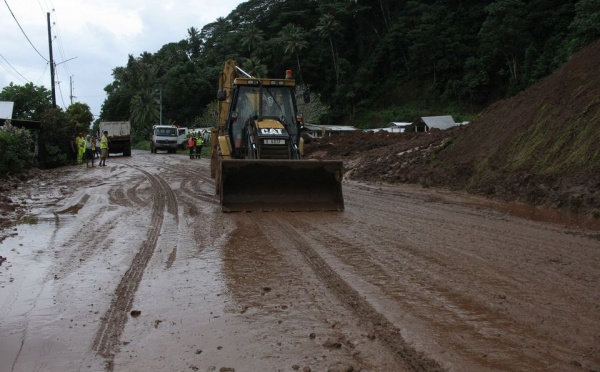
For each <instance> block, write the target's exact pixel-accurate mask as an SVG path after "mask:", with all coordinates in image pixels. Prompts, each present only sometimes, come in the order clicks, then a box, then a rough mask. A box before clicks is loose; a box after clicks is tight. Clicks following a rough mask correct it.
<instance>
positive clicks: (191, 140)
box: [188, 134, 196, 159]
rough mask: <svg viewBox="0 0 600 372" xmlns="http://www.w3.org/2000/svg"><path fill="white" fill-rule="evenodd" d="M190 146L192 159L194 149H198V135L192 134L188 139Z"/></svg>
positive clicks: (191, 157)
mask: <svg viewBox="0 0 600 372" xmlns="http://www.w3.org/2000/svg"><path fill="white" fill-rule="evenodd" d="M188 148H189V149H190V159H193V158H194V150H196V137H194V135H193V134H190V138H189V139H188Z"/></svg>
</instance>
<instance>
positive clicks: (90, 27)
mask: <svg viewBox="0 0 600 372" xmlns="http://www.w3.org/2000/svg"><path fill="white" fill-rule="evenodd" d="M243 2H245V0H244V1H242V0H218V1H210V0H101V1H99V0H2V2H0V30H1V31H0V35H1V36H0V89H2V88H4V87H5V86H7V85H9V83H10V82H13V83H14V84H16V85H25V84H26V83H28V82H31V83H33V84H34V85H36V86H44V87H46V88H47V89H48V90H50V85H51V84H50V66H49V63H48V62H47V61H48V60H49V47H48V23H47V13H50V22H51V24H52V35H53V37H54V40H53V44H52V45H53V46H52V50H53V57H54V62H55V64H56V65H57V67H56V75H55V76H56V81H57V85H56V103H57V105H58V106H60V107H62V108H63V109H66V108H67V107H68V106H69V105H70V104H71V98H70V96H71V91H72V95H73V96H74V98H73V102H82V103H87V104H88V105H89V106H90V109H91V110H92V114H94V117H95V118H96V117H98V116H99V115H100V107H101V105H102V103H103V102H104V99H105V98H106V95H105V92H104V87H105V86H106V85H108V84H110V83H111V82H112V81H113V79H112V75H111V73H112V70H113V68H115V67H118V66H125V65H126V64H127V56H128V55H129V54H132V55H133V56H134V57H138V56H139V55H140V54H141V53H143V52H149V53H156V52H157V51H158V50H159V49H160V48H161V47H162V46H163V45H165V44H167V43H170V42H178V41H180V40H183V39H185V38H187V30H188V28H190V27H195V28H197V29H198V30H200V29H202V27H204V25H206V24H208V23H211V22H214V21H215V20H216V19H217V18H219V17H226V16H227V15H229V13H230V12H231V11H232V10H234V9H235V8H236V7H237V6H238V5H239V4H241V3H243ZM11 11H12V13H11ZM17 22H18V23H17ZM19 26H20V27H19ZM21 28H22V29H23V31H21ZM28 39H29V40H30V41H31V43H30V42H29V41H28ZM71 81H72V84H71ZM71 86H72V89H71Z"/></svg>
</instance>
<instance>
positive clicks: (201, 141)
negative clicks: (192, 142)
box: [196, 135, 204, 159]
mask: <svg viewBox="0 0 600 372" xmlns="http://www.w3.org/2000/svg"><path fill="white" fill-rule="evenodd" d="M202 146H204V138H202V135H199V136H198V138H197V139H196V159H200V156H201V155H202Z"/></svg>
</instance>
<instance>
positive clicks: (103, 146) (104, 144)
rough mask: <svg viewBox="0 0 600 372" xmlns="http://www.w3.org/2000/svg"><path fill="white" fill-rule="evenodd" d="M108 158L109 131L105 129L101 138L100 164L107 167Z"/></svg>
mask: <svg viewBox="0 0 600 372" xmlns="http://www.w3.org/2000/svg"><path fill="white" fill-rule="evenodd" d="M106 158H108V131H107V130H105V131H104V132H103V133H102V138H100V164H99V166H101V167H106Z"/></svg>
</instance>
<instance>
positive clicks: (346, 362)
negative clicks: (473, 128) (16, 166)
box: [0, 152, 600, 372]
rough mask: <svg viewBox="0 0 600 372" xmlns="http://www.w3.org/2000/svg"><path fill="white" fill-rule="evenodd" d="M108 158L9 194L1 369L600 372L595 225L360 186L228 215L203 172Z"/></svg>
mask: <svg viewBox="0 0 600 372" xmlns="http://www.w3.org/2000/svg"><path fill="white" fill-rule="evenodd" d="M109 160H110V161H108V162H107V167H106V168H96V169H85V168H81V167H66V168H61V169H59V170H56V171H54V172H53V175H52V177H50V178H49V179H48V180H47V181H45V183H44V184H37V185H36V184H31V185H23V186H22V187H21V188H19V189H18V190H15V191H14V192H13V194H12V197H15V198H20V199H23V200H24V202H26V203H28V205H29V210H30V213H29V214H28V215H27V216H26V217H25V218H23V219H21V220H20V222H19V223H17V224H15V226H12V227H9V228H7V229H5V230H4V233H3V236H4V237H5V238H4V240H2V241H1V242H0V256H2V257H5V258H6V261H4V262H2V264H1V265H0V310H1V311H0V371H142V370H144V371H145V370H156V371H158V370H164V371H189V370H191V371H230V372H231V371H238V372H239V371H305V372H308V371H331V372H335V371H411V370H421V371H441V370H449V371H464V370H477V371H497V370H502V371H530V370H540V371H541V370H561V371H571V370H572V371H580V370H598V369H600V350H599V348H598V346H597V345H600V342H598V341H599V340H598V334H600V326H599V324H598V322H597V314H598V310H599V308H598V306H599V305H598V304H600V287H599V286H598V285H597V284H598V283H599V282H600V266H599V263H600V235H599V234H598V232H597V230H596V227H597V224H596V222H597V221H594V220H591V221H583V222H582V221H578V222H573V221H574V220H573V219H572V218H571V219H567V220H565V219H562V218H563V217H560V218H559V217H556V216H552V217H551V218H550V220H548V218H549V217H548V216H550V215H551V213H549V212H548V213H547V212H540V211H539V210H538V211H537V212H535V211H533V212H534V213H537V215H538V216H540V215H546V217H544V219H545V221H546V222H542V221H541V220H542V218H535V216H533V218H532V217H531V216H529V217H530V218H523V217H525V214H526V213H531V211H528V212H524V211H525V210H527V207H526V206H519V207H518V208H517V210H518V211H517V212H513V210H515V206H514V205H508V204H502V203H491V202H489V201H486V200H483V199H477V198H472V197H469V196H465V195H459V194H454V193H450V192H447V191H443V190H431V189H421V188H419V187H415V186H381V185H372V184H363V183H356V182H344V186H343V187H344V194H345V204H346V211H345V212H331V213H329V212H310V213H284V212H265V213H263V212H257V213H222V212H221V211H220V208H219V205H218V200H217V198H216V197H215V196H214V184H213V181H212V179H211V178H210V177H209V174H210V172H209V168H208V165H209V163H208V160H205V159H202V160H190V159H189V158H186V156H184V155H174V154H173V155H171V154H149V153H147V152H134V154H133V156H132V157H131V158H124V157H111V158H109ZM492 204H493V205H492ZM536 219H537V220H536ZM582 223H583V224H584V225H583V227H582V226H581V225H582ZM586 223H587V225H585V224H586ZM574 314H577V315H576V316H574Z"/></svg>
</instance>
